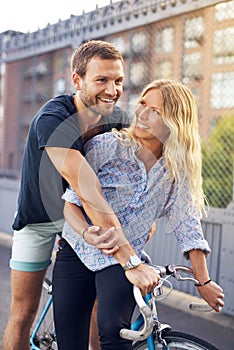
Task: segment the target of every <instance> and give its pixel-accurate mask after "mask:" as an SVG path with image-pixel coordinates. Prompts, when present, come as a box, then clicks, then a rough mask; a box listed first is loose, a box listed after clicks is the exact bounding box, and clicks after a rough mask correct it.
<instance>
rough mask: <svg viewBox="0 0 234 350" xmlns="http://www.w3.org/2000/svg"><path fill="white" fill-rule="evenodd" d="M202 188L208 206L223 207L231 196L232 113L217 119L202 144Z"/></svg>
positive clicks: (233, 162)
mask: <svg viewBox="0 0 234 350" xmlns="http://www.w3.org/2000/svg"><path fill="white" fill-rule="evenodd" d="M202 156H203V170H202V175H203V189H204V192H205V195H206V196H207V199H208V202H209V206H211V207H220V208H225V207H226V206H227V205H228V204H229V203H230V202H231V201H232V196H233V174H234V113H233V114H232V115H224V116H223V117H222V118H220V119H219V121H218V123H217V124H216V127H215V129H214V130H213V132H212V133H211V134H210V136H209V138H208V139H207V140H206V141H205V142H203V144H202Z"/></svg>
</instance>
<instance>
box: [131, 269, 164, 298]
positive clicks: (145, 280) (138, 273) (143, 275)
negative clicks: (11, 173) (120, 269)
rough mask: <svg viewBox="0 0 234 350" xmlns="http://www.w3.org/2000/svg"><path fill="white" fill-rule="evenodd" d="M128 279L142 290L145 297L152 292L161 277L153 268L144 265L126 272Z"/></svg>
mask: <svg viewBox="0 0 234 350" xmlns="http://www.w3.org/2000/svg"><path fill="white" fill-rule="evenodd" d="M126 277H127V279H128V280H129V281H130V282H131V283H132V284H134V285H135V286H137V287H139V288H140V290H141V293H142V295H143V296H144V295H146V294H147V293H149V292H152V290H153V289H154V288H155V287H156V286H157V284H158V282H159V280H160V275H159V274H158V273H157V272H156V271H155V270H154V269H153V268H152V267H150V266H147V265H145V264H143V263H142V264H140V265H138V266H137V267H135V268H134V269H131V270H128V271H126Z"/></svg>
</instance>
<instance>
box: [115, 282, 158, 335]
mask: <svg viewBox="0 0 234 350" xmlns="http://www.w3.org/2000/svg"><path fill="white" fill-rule="evenodd" d="M133 293H134V297H135V300H136V303H137V305H138V307H139V311H140V313H141V314H142V316H143V319H144V327H143V328H142V329H141V330H139V331H134V330H131V329H126V328H122V329H121V330H120V336H121V337H122V338H124V339H128V340H134V341H139V340H144V339H146V338H147V337H148V336H149V335H150V334H151V333H152V331H153V316H152V313H151V310H150V308H149V306H148V305H147V304H146V303H145V301H144V299H143V297H142V295H141V291H140V289H139V288H138V287H136V286H133Z"/></svg>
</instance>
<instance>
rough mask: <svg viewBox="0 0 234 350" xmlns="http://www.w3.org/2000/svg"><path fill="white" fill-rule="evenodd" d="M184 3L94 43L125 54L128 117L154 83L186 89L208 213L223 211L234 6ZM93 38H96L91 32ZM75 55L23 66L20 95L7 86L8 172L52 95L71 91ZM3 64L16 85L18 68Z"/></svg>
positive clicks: (228, 186) (232, 101) (233, 115)
mask: <svg viewBox="0 0 234 350" xmlns="http://www.w3.org/2000/svg"><path fill="white" fill-rule="evenodd" d="M135 2H136V1H135ZM122 3H123V6H125V7H126V6H129V11H130V12H131V13H132V14H133V18H135V19H137V16H138V12H137V11H142V12H143V11H144V10H145V9H146V8H147V6H148V4H149V3H150V4H151V5H150V6H151V10H152V11H153V7H152V6H153V5H152V4H155V11H157V8H156V7H157V6H160V7H161V9H162V8H163V6H164V7H165V11H166V7H167V6H168V8H169V6H170V8H169V9H172V8H173V1H170V0H168V1H166V0H165V1H139V2H138V3H139V4H140V5H139V4H138V7H137V10H136V9H135V8H134V7H133V6H132V2H131V1H123V2H122ZM175 3H176V1H174V4H175ZM185 3H186V1H182V0H181V1H180V7H181V13H179V14H178V13H177V14H175V15H172V16H171V17H167V18H165V19H162V20H159V21H156V22H152V23H151V22H150V21H148V22H147V21H146V22H145V24H144V25H140V26H134V25H131V24H130V25H129V27H128V28H127V29H126V30H124V31H122V30H121V32H118V31H116V32H115V34H110V35H109V34H108V30H107V32H106V36H104V37H102V38H99V39H103V40H107V41H110V42H112V43H114V44H115V46H116V47H117V48H118V49H119V50H120V51H121V53H122V54H123V57H124V60H125V74H126V79H125V84H124V85H125V88H124V94H123V97H122V100H121V102H122V104H123V106H124V107H125V109H127V110H128V112H129V113H130V114H131V115H132V116H133V113H134V109H135V102H136V99H137V96H138V94H139V93H140V91H141V90H142V88H143V87H144V85H146V84H147V83H149V82H150V81H152V80H153V79H156V78H172V79H175V80H180V81H182V82H183V83H184V84H186V85H188V86H189V87H190V88H191V90H192V92H193V94H194V95H195V98H196V101H197V104H198V110H199V122H200V132H201V138H202V143H203V177H204V190H205V193H206V195H207V197H208V200H209V202H210V205H211V206H215V207H216V206H217V207H226V206H227V205H228V204H229V203H230V201H231V200H232V196H233V164H234V141H233V140H234V94H233V88H234V1H233V0H232V1H224V2H222V1H220V3H218V4H216V5H212V6H207V7H205V6H204V7H202V8H197V9H193V10H192V11H183V6H185V5H184V4H185ZM204 3H205V2H204ZM110 11H111V5H110ZM106 16H107V17H106V18H108V11H107V12H106ZM103 20H104V19H103ZM115 22H116V23H118V18H116V21H115ZM92 38H93V39H95V38H96V37H95V31H93V37H92ZM41 40H42V41H43V38H41ZM72 52H73V48H72V47H71V46H69V47H66V48H64V49H59V50H54V51H51V52H46V53H44V54H43V55H38V56H37V55H35V56H33V57H31V58H26V59H23V60H21V61H20V70H19V69H18V71H19V72H20V74H19V73H17V74H19V78H18V79H19V80H18V83H19V86H20V87H21V88H20V91H16V89H15V88H14V86H13V85H12V87H13V89H15V90H14V93H15V94H16V98H17V100H18V101H19V108H18V115H17V118H18V121H19V131H18V141H17V142H18V145H20V153H19V155H18V157H17V159H18V163H17V164H16V165H13V164H15V163H14V159H11V155H10V154H9V155H8V157H9V159H8V163H7V164H8V165H7V167H8V168H12V167H13V166H16V167H19V166H20V161H21V158H22V152H23V145H24V142H25V139H26V135H27V132H28V127H29V123H30V121H31V119H32V117H33V115H34V114H35V113H36V112H37V110H38V109H39V108H40V106H41V105H42V104H43V103H44V102H45V101H47V100H48V98H50V97H52V96H54V95H57V94H59V93H63V92H64V91H66V92H71V91H73V87H72V85H71V77H70V67H69V65H70V57H71V54H72ZM8 64H9V65H11V74H12V79H13V78H14V79H13V81H12V84H15V78H16V77H15V75H14V74H16V63H15V62H11V63H8ZM14 69H15V73H14ZM8 79H9V76H8ZM9 81H10V80H9ZM13 82H14V83H13ZM12 157H13V155H12Z"/></svg>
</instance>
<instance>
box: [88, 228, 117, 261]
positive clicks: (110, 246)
mask: <svg viewBox="0 0 234 350" xmlns="http://www.w3.org/2000/svg"><path fill="white" fill-rule="evenodd" d="M83 238H84V240H85V241H86V242H87V243H89V244H91V245H93V246H94V247H96V248H98V249H100V250H102V251H103V253H105V254H107V255H113V254H114V253H116V252H117V250H119V245H118V243H119V236H118V234H117V231H116V230H115V228H114V227H110V228H106V229H103V228H102V229H101V228H100V227H98V226H90V227H89V228H88V229H87V230H86V231H85V233H84V235H83Z"/></svg>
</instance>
